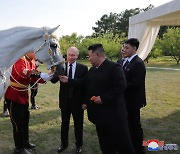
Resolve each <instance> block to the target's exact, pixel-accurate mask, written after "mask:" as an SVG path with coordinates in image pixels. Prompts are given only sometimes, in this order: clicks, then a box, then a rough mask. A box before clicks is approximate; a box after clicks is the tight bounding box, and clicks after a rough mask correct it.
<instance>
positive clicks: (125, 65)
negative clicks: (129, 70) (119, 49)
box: [123, 60, 129, 70]
mask: <svg viewBox="0 0 180 154" xmlns="http://www.w3.org/2000/svg"><path fill="white" fill-rule="evenodd" d="M128 64H129V61H128V60H126V62H125V64H124V65H123V70H126V67H127V66H128Z"/></svg>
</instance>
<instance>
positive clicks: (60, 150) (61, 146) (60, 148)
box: [57, 145, 68, 153]
mask: <svg viewBox="0 0 180 154" xmlns="http://www.w3.org/2000/svg"><path fill="white" fill-rule="evenodd" d="M67 147H68V146H67V145H60V147H59V148H58V149H57V152H58V153H61V152H63V151H64V150H65V149H66V148H67Z"/></svg>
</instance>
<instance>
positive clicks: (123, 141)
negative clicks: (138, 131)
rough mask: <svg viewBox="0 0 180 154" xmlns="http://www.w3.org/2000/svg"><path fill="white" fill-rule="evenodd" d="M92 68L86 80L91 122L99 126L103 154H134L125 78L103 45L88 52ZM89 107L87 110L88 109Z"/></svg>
mask: <svg viewBox="0 0 180 154" xmlns="http://www.w3.org/2000/svg"><path fill="white" fill-rule="evenodd" d="M88 50H89V51H88V54H89V61H90V62H91V64H92V67H91V68H90V70H89V72H88V74H87V78H86V91H87V93H86V99H85V104H84V105H83V108H86V107H87V112H88V119H89V120H90V121H91V122H92V123H93V124H95V126H96V131H97V135H98V139H99V144H100V148H101V151H102V153H103V154H116V153H118V154H133V153H134V149H133V146H132V143H131V139H130V134H129V129H128V121H127V111H126V105H125V102H124V97H123V93H124V90H125V88H126V82H125V77H124V74H123V71H122V69H121V67H120V65H119V64H117V63H114V62H111V61H109V60H108V59H107V58H106V56H105V54H104V49H103V46H102V44H93V45H92V46H90V47H89V48H88ZM86 105H87V106H86Z"/></svg>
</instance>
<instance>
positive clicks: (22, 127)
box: [6, 99, 30, 149]
mask: <svg viewBox="0 0 180 154" xmlns="http://www.w3.org/2000/svg"><path fill="white" fill-rule="evenodd" d="M6 102H7V104H8V110H9V113H10V118H11V123H12V126H13V137H14V143H15V147H16V148H17V149H20V148H24V144H27V143H29V116H30V113H29V110H28V108H29V106H28V104H27V105H22V104H19V103H16V102H12V101H10V100H7V99H6Z"/></svg>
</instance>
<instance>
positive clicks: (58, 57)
mask: <svg viewBox="0 0 180 154" xmlns="http://www.w3.org/2000/svg"><path fill="white" fill-rule="evenodd" d="M58 27H59V26H58ZM58 27H55V28H52V29H47V28H46V29H45V28H44V34H43V37H42V38H43V43H42V45H41V46H40V47H39V48H38V49H37V50H36V51H35V55H36V58H37V59H38V60H39V61H41V62H43V63H45V64H46V65H47V66H48V69H52V70H54V69H55V68H56V66H57V65H58V72H59V73H60V74H63V73H64V68H65V64H64V62H65V60H64V58H63V56H62V54H61V52H60V45H59V40H58V38H57V37H56V35H55V34H53V33H54V32H55V31H56V30H57V28H58Z"/></svg>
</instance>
